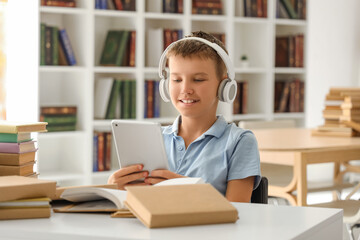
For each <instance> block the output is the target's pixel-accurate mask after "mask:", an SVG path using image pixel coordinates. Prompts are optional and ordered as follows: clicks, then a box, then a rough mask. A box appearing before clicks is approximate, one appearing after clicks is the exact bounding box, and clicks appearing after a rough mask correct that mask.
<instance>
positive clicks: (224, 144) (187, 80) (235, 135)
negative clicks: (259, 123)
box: [108, 31, 260, 202]
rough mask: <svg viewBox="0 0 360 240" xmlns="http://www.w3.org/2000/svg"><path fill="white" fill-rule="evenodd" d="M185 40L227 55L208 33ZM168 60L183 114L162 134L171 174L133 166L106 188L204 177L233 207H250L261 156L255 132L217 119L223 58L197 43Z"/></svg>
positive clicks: (177, 48) (173, 50) (172, 92)
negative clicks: (135, 181) (148, 170)
mask: <svg viewBox="0 0 360 240" xmlns="http://www.w3.org/2000/svg"><path fill="white" fill-rule="evenodd" d="M187 37H197V38H203V39H206V40H208V41H210V42H212V43H216V44H217V45H218V46H220V47H221V48H222V49H223V50H224V51H225V52H226V49H225V47H224V45H223V44H222V43H221V42H220V41H219V40H217V39H216V38H215V37H213V36H212V35H209V34H207V33H204V32H201V31H200V32H193V33H192V34H191V35H190V36H187ZM226 53H227V52H226ZM166 58H167V59H168V64H169V73H170V75H169V76H168V77H169V79H168V95H169V97H170V98H171V102H172V104H173V105H174V107H175V108H176V109H177V110H178V112H179V113H180V116H178V118H177V119H176V120H175V121H174V123H173V125H171V126H168V127H165V128H163V137H164V142H165V148H166V152H167V157H168V161H169V167H170V170H154V171H152V172H151V173H150V174H149V173H148V172H146V171H141V170H142V165H132V166H128V167H124V168H121V169H119V170H118V171H116V172H115V173H114V174H112V175H111V176H110V177H109V180H108V183H117V184H118V187H119V188H120V189H124V187H125V186H126V185H128V184H129V183H130V182H132V181H134V180H138V179H141V178H144V177H145V181H144V183H137V184H141V185H151V184H155V183H158V182H160V181H163V180H166V179H170V178H179V177H201V178H202V179H203V180H204V181H205V182H208V183H211V184H212V185H213V186H214V187H215V188H216V189H218V191H219V192H221V193H222V194H223V195H225V196H226V198H227V199H228V200H229V201H233V202H250V199H251V193H252V190H253V189H254V188H256V187H257V185H258V183H259V180H260V161H259V152H258V148H257V142H256V139H255V136H254V135H253V134H252V132H250V131H246V130H243V129H241V128H238V127H236V126H235V125H234V124H228V123H226V121H225V119H224V118H223V117H222V116H216V109H217V105H218V102H219V96H218V89H219V85H220V83H221V82H222V80H223V79H226V78H228V76H227V75H228V74H227V70H228V69H227V66H226V65H225V63H224V61H223V58H222V57H221V56H220V55H219V54H218V53H217V51H215V50H214V48H213V47H211V46H210V45H208V44H207V43H203V42H202V41H199V40H196V39H191V40H179V41H177V42H176V43H174V44H172V45H171V47H170V49H168V50H167V51H166ZM160 64H161V63H160ZM166 87H167V86H166ZM162 95H163V93H162ZM163 98H164V97H163ZM149 175H151V176H149ZM131 184H132V183H131Z"/></svg>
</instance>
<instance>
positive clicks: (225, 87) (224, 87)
mask: <svg viewBox="0 0 360 240" xmlns="http://www.w3.org/2000/svg"><path fill="white" fill-rule="evenodd" d="M186 40H196V41H200V42H203V43H205V44H206V45H208V46H210V47H212V48H213V49H214V50H215V51H216V52H217V54H218V55H219V56H220V57H221V59H222V60H223V62H224V63H225V66H226V69H227V76H228V78H226V79H224V80H222V81H221V83H220V85H219V89H218V97H219V100H220V101H223V102H226V103H232V102H233V101H234V99H235V96H236V90H237V84H236V81H235V80H234V79H235V72H234V68H233V65H232V63H231V60H230V58H229V56H228V55H227V53H226V52H225V51H224V49H222V48H221V47H220V46H219V45H217V44H216V43H213V42H210V41H208V40H206V39H204V38H199V37H187V38H182V39H180V40H177V41H176V42H173V43H171V44H170V45H169V46H168V47H167V48H166V49H165V51H164V52H163V54H162V55H161V57H160V62H159V76H160V78H161V80H160V83H159V91H160V96H161V98H162V99H163V100H164V101H165V102H170V93H169V79H168V73H167V71H166V70H165V68H166V60H167V59H166V53H167V52H168V51H169V49H171V47H172V46H173V44H175V43H177V42H180V41H186Z"/></svg>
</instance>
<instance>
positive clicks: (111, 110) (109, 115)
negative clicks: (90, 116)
mask: <svg viewBox="0 0 360 240" xmlns="http://www.w3.org/2000/svg"><path fill="white" fill-rule="evenodd" d="M121 88H122V81H121V80H118V79H116V80H115V81H114V82H113V85H112V88H111V93H110V98H109V102H108V105H107V109H106V115H105V119H114V118H116V115H115V112H116V107H117V102H118V98H119V94H120V90H121Z"/></svg>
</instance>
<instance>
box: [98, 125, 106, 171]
mask: <svg viewBox="0 0 360 240" xmlns="http://www.w3.org/2000/svg"><path fill="white" fill-rule="evenodd" d="M97 135H98V148H97V149H98V156H97V162H98V171H99V172H101V171H104V170H105V133H104V132H98V133H97Z"/></svg>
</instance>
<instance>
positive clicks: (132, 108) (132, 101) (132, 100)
mask: <svg viewBox="0 0 360 240" xmlns="http://www.w3.org/2000/svg"><path fill="white" fill-rule="evenodd" d="M130 90H131V93H130V118H131V119H136V80H130Z"/></svg>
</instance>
